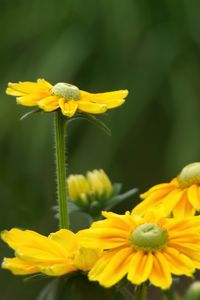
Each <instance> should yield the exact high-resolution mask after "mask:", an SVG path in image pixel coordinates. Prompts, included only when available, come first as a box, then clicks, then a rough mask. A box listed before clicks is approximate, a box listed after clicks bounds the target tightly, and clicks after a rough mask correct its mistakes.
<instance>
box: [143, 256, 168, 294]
mask: <svg viewBox="0 0 200 300" xmlns="http://www.w3.org/2000/svg"><path fill="white" fill-rule="evenodd" d="M149 279H150V281H151V283H152V284H153V285H155V286H158V287H160V288H162V289H167V288H168V287H169V286H170V285H171V283H172V277H171V274H170V268H169V265H168V263H167V260H166V258H165V257H164V255H163V254H162V253H161V252H155V253H154V261H153V268H152V271H151V274H150V277H149Z"/></svg>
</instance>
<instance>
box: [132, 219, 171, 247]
mask: <svg viewBox="0 0 200 300" xmlns="http://www.w3.org/2000/svg"><path fill="white" fill-rule="evenodd" d="M130 241H131V243H132V245H133V246H134V247H135V248H136V249H138V250H143V251H155V250H160V249H162V248H163V247H164V246H165V245H166V244H167V242H168V235H167V232H166V230H164V229H162V228H161V227H160V226H158V225H156V224H151V223H149V224H142V225H140V226H138V227H137V228H136V229H135V230H134V231H133V232H132V233H131V235H130Z"/></svg>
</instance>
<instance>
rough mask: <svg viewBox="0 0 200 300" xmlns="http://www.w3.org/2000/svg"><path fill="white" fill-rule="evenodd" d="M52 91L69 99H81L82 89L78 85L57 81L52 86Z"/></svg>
mask: <svg viewBox="0 0 200 300" xmlns="http://www.w3.org/2000/svg"><path fill="white" fill-rule="evenodd" d="M52 93H53V94H54V95H56V96H59V97H63V98H65V99H67V100H79V99H80V90H79V88H77V86H75V85H72V84H69V83H65V82H59V83H56V84H55V85H54V86H53V88H52Z"/></svg>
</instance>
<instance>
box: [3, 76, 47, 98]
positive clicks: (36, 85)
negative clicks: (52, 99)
mask: <svg viewBox="0 0 200 300" xmlns="http://www.w3.org/2000/svg"><path fill="white" fill-rule="evenodd" d="M51 87H52V85H51V84H50V83H48V82H47V81H45V80H44V79H38V81H37V82H29V81H26V82H19V83H11V82H9V83H8V89H7V90H6V93H7V94H8V95H11V96H23V95H28V94H39V93H46V94H47V95H48V94H49V95H50V89H51Z"/></svg>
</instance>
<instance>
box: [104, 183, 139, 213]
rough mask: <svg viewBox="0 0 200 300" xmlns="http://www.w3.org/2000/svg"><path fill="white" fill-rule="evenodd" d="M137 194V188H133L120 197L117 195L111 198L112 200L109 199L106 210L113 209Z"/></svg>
mask: <svg viewBox="0 0 200 300" xmlns="http://www.w3.org/2000/svg"><path fill="white" fill-rule="evenodd" d="M137 192H138V188H134V189H132V190H130V191H128V192H126V193H124V194H121V195H117V196H115V197H113V198H112V199H110V200H109V201H108V204H107V206H106V210H110V209H111V208H113V207H114V206H116V205H118V204H119V203H121V202H122V201H124V200H126V199H128V198H130V197H132V196H133V195H135V194H136V193H137Z"/></svg>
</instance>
